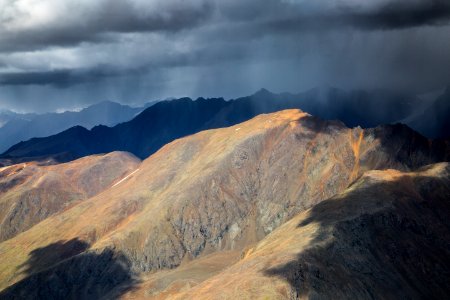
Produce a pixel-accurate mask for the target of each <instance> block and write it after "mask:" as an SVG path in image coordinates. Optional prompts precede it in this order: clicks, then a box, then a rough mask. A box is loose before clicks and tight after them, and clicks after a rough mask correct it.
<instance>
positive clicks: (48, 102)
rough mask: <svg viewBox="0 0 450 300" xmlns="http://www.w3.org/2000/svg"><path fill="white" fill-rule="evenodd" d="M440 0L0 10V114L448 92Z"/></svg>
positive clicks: (26, 1) (122, 3) (446, 30)
mask: <svg viewBox="0 0 450 300" xmlns="http://www.w3.org/2000/svg"><path fill="white" fill-rule="evenodd" d="M449 34H450V3H449V2H448V1H446V0H374V1H368V3H364V1H356V0H340V1H335V0H321V1H306V0H267V1H257V0H248V1H240V0H229V1H219V0H217V1H211V0H209V1H208V0H193V1H183V0H165V1H160V0H157V1H143V0H142V1H139V0H109V1H107V0H99V1H87V0H78V1H72V0H66V1H60V0H41V1H33V0H0V106H2V107H4V108H11V109H15V110H19V111H50V110H57V109H58V110H60V109H62V108H69V109H70V108H76V107H80V106H85V105H88V104H90V103H94V102H98V101H103V100H106V99H109V100H116V101H120V102H123V103H134V104H137V103H142V102H144V101H148V100H151V99H158V98H165V97H171V96H175V97H176V96H185V95H186V96H193V97H195V96H200V95H202V96H224V97H235V96H239V95H244V94H248V93H251V92H253V91H254V90H256V89H258V88H260V87H266V88H269V89H272V90H275V91H292V92H295V91H300V90H303V89H307V88H310V87H313V86H317V85H323V84H328V85H336V86H341V87H344V88H399V89H411V90H414V91H418V92H419V91H426V90H430V89H434V88H439V87H441V86H443V85H446V84H449V83H450V56H449V55H448V53H450V39H448V36H449Z"/></svg>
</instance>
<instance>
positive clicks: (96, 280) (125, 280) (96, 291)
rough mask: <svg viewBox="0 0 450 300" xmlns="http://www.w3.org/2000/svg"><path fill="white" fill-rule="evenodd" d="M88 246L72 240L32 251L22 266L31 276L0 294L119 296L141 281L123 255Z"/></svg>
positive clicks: (12, 296)
mask: <svg viewBox="0 0 450 300" xmlns="http://www.w3.org/2000/svg"><path fill="white" fill-rule="evenodd" d="M88 248H89V244H88V243H86V242H84V241H80V240H78V239H72V240H70V241H58V242H56V243H52V244H49V245H47V246H45V247H42V248H38V249H35V250H33V251H32V252H30V255H29V258H28V260H27V261H26V263H24V265H23V266H20V267H19V268H20V269H21V270H22V272H23V273H25V274H26V275H30V276H28V277H26V278H25V279H24V280H22V281H20V282H18V283H16V284H15V285H13V286H11V287H10V288H8V289H6V290H4V291H2V292H1V293H0V297H1V298H2V299H42V300H44V299H45V300H46V299H77V300H78V299H102V298H104V299H118V298H119V297H120V295H121V294H123V293H126V292H128V291H131V290H133V288H134V286H135V285H137V284H138V283H139V279H138V278H137V277H136V275H135V274H133V272H132V271H131V270H130V265H131V264H130V262H129V260H128V259H127V258H126V257H125V256H124V255H123V254H120V253H116V252H114V251H113V250H112V249H104V250H103V251H102V252H100V253H96V252H92V251H86V250H87V249H88ZM85 251H86V252H85ZM49 266H50V267H49ZM120 287H123V288H120ZM111 288H115V294H114V296H106V295H108V294H109V293H110V291H111Z"/></svg>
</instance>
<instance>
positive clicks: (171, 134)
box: [1, 88, 450, 162]
mask: <svg viewBox="0 0 450 300" xmlns="http://www.w3.org/2000/svg"><path fill="white" fill-rule="evenodd" d="M425 104H426V105H424V100H423V99H421V98H419V97H417V96H411V95H406V94H400V93H394V92H388V91H372V92H366V91H350V92H346V91H343V90H340V89H336V88H316V89H312V90H309V91H307V92H304V93H300V94H289V93H282V94H274V93H271V92H269V91H267V90H265V89H262V90H260V91H258V92H257V93H255V94H253V95H251V96H248V97H242V98H238V99H235V100H229V101H225V100H224V99H223V98H211V99H204V98H198V99H197V100H195V101H194V100H192V99H190V98H180V99H175V100H171V101H162V102H159V103H157V104H155V105H152V106H151V107H149V108H147V109H145V110H144V111H143V112H141V113H140V114H139V115H137V116H136V117H135V118H133V119H132V120H130V121H128V122H124V123H121V124H118V125H116V126H114V127H108V126H104V125H99V126H95V127H94V128H92V129H91V130H88V129H86V128H84V127H82V126H76V127H72V128H70V129H68V130H66V131H63V132H60V133H58V134H56V135H52V136H49V137H44V138H33V139H31V140H28V141H26V142H20V143H18V144H16V145H14V146H12V147H11V148H9V149H8V150H7V151H6V152H5V153H3V154H2V156H1V157H2V158H3V160H4V161H5V159H6V160H10V161H13V162H20V161H29V160H36V159H38V158H39V159H48V158H49V157H51V158H53V159H54V160H57V161H69V160H73V159H76V158H79V157H83V156H86V155H91V154H98V153H108V152H112V151H127V152H131V153H133V154H134V155H136V156H137V157H139V158H141V159H145V158H147V157H148V156H149V155H151V154H153V153H154V152H155V151H157V150H158V149H159V148H161V147H162V146H163V145H165V144H166V143H169V142H171V141H173V140H174V139H177V138H180V137H183V136H187V135H190V134H193V133H196V132H199V131H201V130H206V129H213V128H221V127H225V126H231V125H234V124H238V123H240V122H243V121H246V120H248V119H250V118H252V117H254V116H256V115H258V114H261V113H271V112H275V111H279V110H282V109H290V108H300V109H302V110H304V111H306V112H308V113H310V114H312V115H315V116H318V117H321V118H323V119H328V120H340V121H342V122H344V124H346V125H347V126H350V127H354V126H361V127H363V128H369V127H373V126H378V125H381V124H393V123H397V122H406V123H407V124H408V125H410V126H411V127H412V128H414V129H416V130H418V131H419V132H420V133H422V134H425V135H426V136H427V137H429V138H446V137H448V136H449V132H450V131H449V123H448V119H449V118H448V117H447V116H448V115H449V114H450V88H447V89H446V90H445V92H444V93H443V94H442V95H440V96H439V97H438V98H437V99H436V100H433V101H429V103H428V102H427V103H425ZM419 108H420V109H419Z"/></svg>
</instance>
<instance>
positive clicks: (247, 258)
mask: <svg viewBox="0 0 450 300" xmlns="http://www.w3.org/2000/svg"><path fill="white" fill-rule="evenodd" d="M449 199H450V166H449V164H448V163H442V164H437V165H432V166H428V167H426V168H424V169H421V170H420V171H418V172H411V173H403V172H399V171H396V170H386V171H370V172H367V173H365V174H364V176H363V177H362V178H360V179H359V180H358V181H357V182H355V183H354V184H353V185H352V186H350V187H349V188H348V189H347V190H345V191H344V192H343V193H341V194H339V195H337V196H335V197H333V198H331V199H329V200H326V201H323V202H321V203H319V204H317V205H316V206H314V207H313V208H311V209H309V210H307V211H305V212H303V213H301V214H299V215H297V216H295V217H294V218H293V219H292V220H290V221H288V222H287V223H286V224H284V225H282V226H281V227H280V228H278V229H277V230H275V231H274V232H273V233H272V234H270V235H269V236H267V237H266V238H265V239H263V240H262V241H261V242H259V243H258V244H257V245H256V246H255V247H253V248H251V249H249V250H248V251H247V252H246V253H245V254H244V256H243V258H242V259H241V260H240V261H239V262H237V263H236V264H234V265H233V266H231V267H230V268H228V269H226V270H224V271H223V272H221V273H219V274H218V275H216V276H213V277H212V278H210V279H208V280H206V281H204V282H203V283H201V284H199V285H197V286H195V287H194V288H192V289H191V290H189V291H187V292H179V293H176V292H175V293H172V295H171V296H172V297H170V299H237V298H240V299H242V298H245V299H247V298H248V299H298V298H302V299H303V298H312V299H316V298H320V299H373V298H383V299H399V298H402V299H404V298H409V299H425V298H426V299H443V298H446V297H447V295H448V294H449V292H450V288H449V286H448V284H447V282H448V281H449V280H450V274H449V273H448V266H449V265H450V250H449V248H448V241H449V239H450V230H449V228H450V227H449V225H450V222H449V219H448V215H449V213H450V203H449ZM135 293H136V294H137V293H138V291H136V292H135Z"/></svg>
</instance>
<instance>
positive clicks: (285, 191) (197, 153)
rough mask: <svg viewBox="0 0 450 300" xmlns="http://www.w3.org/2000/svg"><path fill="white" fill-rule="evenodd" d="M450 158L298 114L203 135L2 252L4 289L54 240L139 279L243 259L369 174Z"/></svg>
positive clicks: (408, 133) (417, 138)
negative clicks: (75, 242) (201, 262)
mask: <svg viewBox="0 0 450 300" xmlns="http://www.w3.org/2000/svg"><path fill="white" fill-rule="evenodd" d="M448 157H449V149H448V144H446V143H443V142H430V141H429V140H427V139H426V138H424V137H422V136H421V135H419V134H417V133H415V132H414V131H412V130H411V129H409V128H408V127H406V126H402V125H395V126H381V127H377V128H373V129H366V130H363V129H361V128H353V129H350V128H347V127H345V126H344V124H343V123H341V122H330V121H322V120H320V119H318V118H315V117H312V116H310V115H308V114H306V113H303V112H301V111H299V110H286V111H281V112H277V113H273V114H268V115H260V116H258V117H256V118H253V119H252V120H250V121H247V122H245V123H242V124H239V125H236V126H232V127H229V128H223V129H216V130H208V131H203V132H200V133H198V134H195V135H192V136H189V137H186V138H183V139H179V140H176V141H174V142H172V143H170V144H168V145H166V146H164V147H163V148H162V149H160V150H159V151H157V152H156V153H155V154H154V155H152V156H150V157H149V158H148V159H146V160H145V161H144V162H143V163H141V164H140V165H139V167H138V169H136V170H135V171H133V172H132V173H130V174H129V176H126V177H125V178H123V179H122V180H120V181H119V182H117V184H115V185H114V186H111V187H110V188H108V189H106V190H105V191H104V192H102V193H100V194H97V195H96V196H94V197H92V198H90V199H88V200H85V201H82V202H80V203H77V204H76V205H74V206H73V207H71V208H69V209H67V210H64V211H62V212H60V213H58V214H56V215H54V216H51V217H49V218H47V219H46V220H44V221H42V222H40V223H38V224H36V225H35V226H33V227H32V228H30V229H29V230H27V231H25V232H23V233H22V234H20V235H17V236H15V237H13V238H11V239H9V240H7V241H4V242H3V243H0V253H2V255H1V256H2V261H3V262H8V263H1V262H0V288H6V287H8V286H11V285H12V284H14V283H16V282H19V281H21V280H23V279H24V278H25V277H26V275H25V274H23V273H21V272H19V271H18V270H17V268H16V266H20V265H23V264H24V263H25V262H26V261H27V259H28V253H31V252H33V251H34V250H35V249H37V248H42V247H45V246H46V245H49V244H52V243H56V242H58V241H60V240H72V239H74V238H78V239H80V240H82V241H85V242H86V243H89V244H90V245H91V248H90V250H89V251H94V252H96V253H101V252H102V251H104V249H114V251H115V253H121V254H123V255H124V256H125V257H126V258H127V259H128V260H129V262H130V266H131V267H130V268H131V269H132V270H133V271H136V272H149V271H155V270H159V269H167V268H174V267H177V266H179V265H180V264H181V263H182V262H189V261H190V260H192V259H195V258H201V257H204V256H206V255H209V254H212V253H215V252H217V251H222V250H227V251H228V250H230V251H240V250H242V249H245V248H246V247H248V246H249V245H252V244H254V243H256V242H258V241H259V240H261V239H262V238H264V237H265V236H266V235H267V234H269V233H270V232H272V231H273V230H274V229H275V228H277V227H278V226H280V225H281V224H283V223H284V222H286V221H287V220H289V219H291V218H292V217H293V216H295V215H296V214H298V213H299V212H302V211H304V210H306V209H308V208H310V207H312V206H314V205H315V204H317V203H319V202H321V201H323V200H324V199H327V198H330V197H331V196H333V195H335V194H337V193H340V192H342V191H343V190H344V189H345V188H346V187H348V185H349V184H351V183H352V182H353V181H355V180H356V179H357V178H358V177H359V176H360V175H361V174H362V173H363V172H364V171H366V170H371V169H378V168H383V169H384V168H397V169H401V170H410V169H416V168H418V167H420V166H423V165H427V164H430V163H433V162H436V161H442V160H447V159H448ZM80 255H82V254H80ZM54 263H56V262H54ZM29 276H33V275H32V274H30V275H29Z"/></svg>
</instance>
